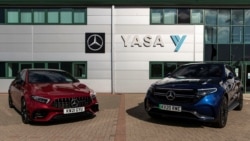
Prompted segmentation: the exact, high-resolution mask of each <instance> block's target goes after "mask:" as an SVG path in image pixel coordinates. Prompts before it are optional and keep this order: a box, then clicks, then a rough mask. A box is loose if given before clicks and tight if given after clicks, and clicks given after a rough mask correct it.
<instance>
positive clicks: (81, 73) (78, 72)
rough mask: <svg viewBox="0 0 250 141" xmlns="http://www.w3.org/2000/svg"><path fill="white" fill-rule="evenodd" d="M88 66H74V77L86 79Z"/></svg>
mask: <svg viewBox="0 0 250 141" xmlns="http://www.w3.org/2000/svg"><path fill="white" fill-rule="evenodd" d="M86 70H87V69H86V64H75V65H74V76H76V77H86V76H87V71H86Z"/></svg>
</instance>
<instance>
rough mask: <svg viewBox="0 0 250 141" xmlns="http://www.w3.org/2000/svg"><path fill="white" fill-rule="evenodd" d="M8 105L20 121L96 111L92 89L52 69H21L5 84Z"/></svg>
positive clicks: (67, 74) (44, 120)
mask: <svg viewBox="0 0 250 141" xmlns="http://www.w3.org/2000/svg"><path fill="white" fill-rule="evenodd" d="M8 101H9V107H10V108H16V109H17V110H18V111H19V112H20V113H21V116H22V121H23V123H25V124H27V123H30V122H33V121H34V122H47V121H51V120H59V119H68V118H74V117H83V116H87V115H94V114H95V112H97V111H99V105H98V101H97V98H96V94H95V92H94V91H93V90H92V89H90V88H89V87H88V86H86V85H85V84H82V83H80V81H79V80H77V79H76V78H74V77H73V76H72V75H70V74H69V73H67V72H65V71H62V70H55V69H24V70H22V71H21V72H20V73H19V74H18V75H17V76H16V78H15V79H14V80H13V81H12V82H11V84H10V87H9V97H8Z"/></svg>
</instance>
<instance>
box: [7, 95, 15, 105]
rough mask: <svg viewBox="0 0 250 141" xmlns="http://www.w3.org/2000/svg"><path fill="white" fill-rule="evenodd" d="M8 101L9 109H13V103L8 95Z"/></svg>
mask: <svg viewBox="0 0 250 141" xmlns="http://www.w3.org/2000/svg"><path fill="white" fill-rule="evenodd" d="M8 101H9V107H10V108H14V105H13V101H12V98H11V96H10V94H9V96H8Z"/></svg>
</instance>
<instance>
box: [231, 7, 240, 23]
mask: <svg viewBox="0 0 250 141" xmlns="http://www.w3.org/2000/svg"><path fill="white" fill-rule="evenodd" d="M232 25H243V10H232Z"/></svg>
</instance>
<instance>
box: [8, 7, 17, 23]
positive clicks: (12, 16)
mask: <svg viewBox="0 0 250 141" xmlns="http://www.w3.org/2000/svg"><path fill="white" fill-rule="evenodd" d="M18 22H19V12H18V10H9V11H7V23H18Z"/></svg>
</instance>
